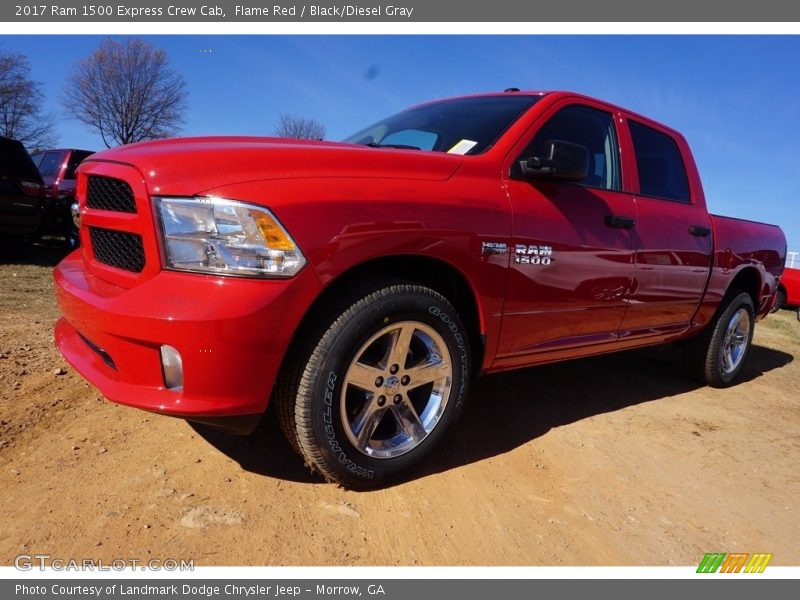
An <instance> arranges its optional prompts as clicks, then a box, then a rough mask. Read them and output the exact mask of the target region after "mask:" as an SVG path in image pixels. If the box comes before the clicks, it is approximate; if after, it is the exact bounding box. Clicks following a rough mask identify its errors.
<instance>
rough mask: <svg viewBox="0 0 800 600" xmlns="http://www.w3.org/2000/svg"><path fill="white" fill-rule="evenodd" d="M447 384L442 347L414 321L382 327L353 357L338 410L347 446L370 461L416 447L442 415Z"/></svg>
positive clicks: (449, 368)
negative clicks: (368, 457) (347, 440)
mask: <svg viewBox="0 0 800 600" xmlns="http://www.w3.org/2000/svg"><path fill="white" fill-rule="evenodd" d="M452 385H453V364H452V361H451V360H450V352H449V350H448V349H447V345H446V344H445V342H444V339H442V336H441V335H439V334H438V333H437V332H436V330H435V329H433V328H432V327H429V326H428V325H425V324H424V323H420V322H417V321H401V322H398V323H393V324H392V325H389V326H387V327H384V328H383V329H381V330H380V331H378V332H377V333H376V334H375V335H373V336H372V337H371V338H370V339H369V340H367V341H366V343H364V345H362V346H361V348H360V349H359V350H358V352H356V354H355V358H354V359H353V362H352V363H351V364H350V367H349V368H348V370H347V374H346V375H345V379H344V385H343V386H342V393H341V400H340V410H341V417H342V423H343V425H344V430H345V433H346V434H347V437H348V439H349V440H350V442H351V443H352V444H353V446H355V447H356V448H358V450H360V451H361V452H362V453H364V454H366V455H367V456H370V457H372V458H395V457H398V456H400V455H402V454H405V453H406V452H409V451H411V450H413V449H414V448H416V447H417V446H418V445H419V444H420V443H421V442H422V441H423V440H424V439H425V438H426V437H428V435H429V434H430V433H431V431H433V429H434V428H435V427H436V425H437V424H438V423H439V420H440V419H441V417H442V414H443V413H444V410H445V407H446V406H447V401H448V399H449V398H450V390H451V388H452Z"/></svg>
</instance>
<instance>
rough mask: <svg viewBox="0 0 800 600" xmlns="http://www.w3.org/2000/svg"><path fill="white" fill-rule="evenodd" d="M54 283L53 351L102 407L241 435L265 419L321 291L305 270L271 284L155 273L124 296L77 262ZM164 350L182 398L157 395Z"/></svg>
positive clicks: (69, 261) (74, 258) (77, 258)
mask: <svg viewBox="0 0 800 600" xmlns="http://www.w3.org/2000/svg"><path fill="white" fill-rule="evenodd" d="M54 277H55V281H56V297H57V299H58V304H59V307H60V309H61V312H62V314H63V315H64V316H63V318H62V319H60V320H59V321H58V323H57V324H56V330H55V340H56V345H57V346H58V348H59V350H60V351H61V353H62V354H63V355H64V357H65V358H66V359H67V361H68V362H69V363H70V364H71V365H72V366H73V367H75V369H76V370H77V371H78V372H79V373H80V374H81V375H82V376H83V377H85V378H86V379H87V380H88V381H89V382H90V383H92V384H93V385H95V386H96V387H97V388H98V389H99V390H100V392H101V393H102V394H103V395H104V396H105V397H106V398H108V399H109V400H112V401H114V402H118V403H120V404H126V405H129V406H134V407H137V408H142V409H145V410H149V411H154V412H158V413H163V414H168V415H172V416H178V417H183V418H187V419H190V420H198V421H201V422H207V423H210V424H212V425H216V426H222V427H223V428H225V427H227V428H228V429H231V430H235V431H237V432H240V433H242V432H246V430H247V429H250V428H252V427H253V426H255V424H256V423H257V417H258V416H260V415H261V414H262V413H263V412H264V410H265V408H266V406H267V403H268V401H269V396H270V394H271V391H272V387H273V384H274V382H275V379H276V377H277V374H278V370H279V368H280V364H281V361H282V360H283V356H284V353H285V351H286V348H287V346H288V344H289V342H290V341H291V339H292V336H293V335H294V332H295V330H296V329H297V326H298V325H299V323H300V320H301V319H302V317H303V315H304V314H305V311H306V309H307V308H308V306H310V304H311V302H313V299H314V298H315V297H316V295H317V294H318V293H319V290H320V287H321V286H320V283H319V280H318V279H317V277H316V274H315V273H314V272H313V270H312V269H310V268H306V269H303V270H302V271H301V272H300V273H299V274H298V275H297V276H296V277H294V278H292V279H275V280H255V279H237V278H230V277H216V276H209V275H197V274H185V273H176V272H172V271H161V272H159V273H158V274H157V275H155V276H154V277H152V278H150V279H148V280H146V281H144V282H142V283H141V284H139V285H136V286H135V287H132V288H125V287H122V286H119V285H115V284H113V283H109V282H108V281H106V280H104V279H101V278H99V277H98V276H96V275H94V274H92V273H91V272H89V271H87V270H86V268H85V263H84V261H83V259H82V258H81V254H80V252H74V253H72V254H71V255H69V256H68V257H67V258H66V259H64V260H63V261H62V262H61V263H60V264H59V265H58V266H57V267H56V269H55V271H54ZM162 345H169V346H172V347H174V348H176V349H177V350H178V351H179V352H180V354H181V357H182V360H183V389H182V390H181V391H173V390H170V389H167V387H166V386H165V383H164V376H163V373H162V368H161V356H160V348H161V346H162ZM109 359H110V360H109ZM247 417H252V418H247ZM226 422H227V423H228V424H229V425H226Z"/></svg>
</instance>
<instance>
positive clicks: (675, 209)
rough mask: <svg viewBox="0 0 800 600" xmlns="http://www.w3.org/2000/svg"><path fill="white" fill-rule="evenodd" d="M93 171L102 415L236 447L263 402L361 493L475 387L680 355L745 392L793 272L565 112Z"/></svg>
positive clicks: (82, 287) (79, 308) (431, 442)
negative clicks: (671, 346)
mask: <svg viewBox="0 0 800 600" xmlns="http://www.w3.org/2000/svg"><path fill="white" fill-rule="evenodd" d="M78 172H79V177H78V183H77V197H78V199H79V203H80V219H81V236H82V244H81V246H82V247H81V249H80V250H79V251H76V252H74V253H72V254H70V255H69V256H68V257H67V258H66V259H64V261H63V262H61V264H59V265H58V267H57V268H56V270H55V280H56V284H57V285H56V291H57V296H58V302H59V305H60V307H61V311H62V313H63V315H64V317H63V318H62V319H60V320H59V321H58V323H57V325H56V330H55V338H56V343H57V345H58V347H59V348H60V350H61V352H62V353H63V355H64V356H65V357H66V358H67V360H68V361H69V362H70V363H71V364H72V365H73V366H74V367H75V368H76V369H77V370H78V371H79V372H80V373H81V374H82V375H83V376H84V377H86V378H87V379H88V380H89V381H90V382H92V383H93V384H94V385H96V386H97V387H98V388H99V389H100V390H101V391H102V393H103V394H104V395H105V396H106V397H107V398H109V399H110V400H113V401H115V402H120V403H123V404H128V405H132V406H136V407H139V408H143V409H146V410H150V411H155V412H159V413H163V414H168V415H174V416H180V417H184V418H186V419H190V420H193V421H200V422H205V423H208V424H211V425H213V426H216V427H221V428H225V429H227V430H230V431H238V432H248V431H251V430H252V429H253V427H254V426H255V425H256V423H257V422H258V419H259V417H260V416H261V415H262V413H263V412H264V410H265V409H266V407H267V404H268V403H269V402H270V401H272V402H274V403H275V405H276V408H277V412H278V415H279V420H280V422H281V425H282V428H283V429H284V431H285V433H286V435H287V437H288V439H289V441H290V443H291V444H292V446H293V447H294V448H295V449H296V450H297V451H298V452H299V453H300V454H301V455H302V456H303V457H304V459H305V461H306V462H307V463H308V464H309V465H311V466H312V467H313V468H314V469H315V470H317V471H318V472H319V473H321V474H322V475H323V476H324V477H325V478H326V479H328V480H330V481H336V482H339V483H341V484H343V485H345V486H348V487H353V488H358V487H369V486H374V485H379V484H381V483H383V482H386V481H387V480H389V479H391V478H393V477H395V476H398V475H399V474H401V473H403V472H405V471H407V470H408V469H409V468H411V467H412V466H413V465H415V464H417V463H419V462H420V461H422V460H424V459H425V458H426V457H427V456H429V454H430V452H431V451H432V450H433V449H434V448H435V447H436V446H437V444H439V443H440V442H441V440H442V438H443V436H444V434H445V432H446V431H447V430H448V428H449V427H450V426H451V425H452V424H453V423H454V421H455V420H456V418H457V417H458V415H459V413H460V412H461V411H462V409H463V406H464V401H465V398H466V396H467V391H468V388H469V382H470V379H471V378H472V377H473V376H475V375H476V374H480V373H492V372H497V371H502V370H506V369H515V368H519V367H527V366H530V365H537V364H542V363H546V362H553V361H560V360H565V359H570V358H575V357H582V356H588V355H593V354H601V353H607V352H615V351H618V350H624V349H627V348H635V347H640V346H648V345H651V344H661V343H665V342H680V343H681V345H682V346H683V354H684V357H685V363H686V367H687V369H688V371H689V373H690V374H691V375H692V376H694V377H695V378H696V379H698V380H699V381H701V382H705V383H707V384H710V385H714V386H727V385H729V384H731V383H732V382H733V381H734V380H735V378H736V376H737V374H738V373H739V372H740V370H741V369H742V365H743V364H744V361H745V359H746V356H747V353H748V349H749V347H750V343H751V339H752V335H753V326H754V323H755V321H757V320H759V319H761V318H762V317H764V316H765V315H766V314H767V313H768V312H769V311H770V309H771V308H772V304H773V302H774V298H775V291H776V287H777V281H778V279H779V277H780V275H781V272H782V270H783V265H784V261H785V255H786V241H785V239H784V236H783V233H782V232H781V230H780V229H779V228H778V227H774V226H771V225H762V224H759V223H753V222H748V221H742V220H738V219H730V218H725V217H718V216H712V215H709V213H708V211H707V210H706V204H705V199H704V196H703V188H702V186H701V184H700V177H699V175H698V172H697V169H696V167H695V163H694V161H693V159H692V155H691V152H690V150H689V147H688V145H687V144H686V141H685V140H684V139H683V137H682V136H681V135H680V134H679V133H677V132H675V131H673V130H671V129H669V128H667V127H664V126H663V125H659V124H658V123H655V122H653V121H651V120H650V119H647V118H645V117H642V116H640V115H636V114H634V113H631V112H629V111H627V110H624V109H622V108H619V107H617V106H612V105H610V104H607V103H604V102H601V101H598V100H594V99H591V98H588V97H584V96H580V95H576V94H572V93H565V92H551V93H534V92H520V91H517V90H516V89H513V90H509V91H507V92H504V93H496V94H484V95H475V96H468V97H460V98H453V99H446V100H440V101H435V102H431V103H427V104H423V105H420V106H415V107H412V108H410V109H408V110H405V111H403V112H401V113H399V114H396V115H394V116H392V117H389V118H387V119H385V120H383V121H380V122H378V123H376V124H374V125H372V126H370V127H367V128H366V129H364V130H363V131H361V132H359V133H357V134H356V135H354V136H352V137H351V138H349V139H348V140H346V141H345V142H343V143H334V142H316V141H313V142H312V141H298V140H285V139H265V138H249V137H205V138H188V139H173V140H163V141H156V142H149V143H141V144H133V145H130V146H123V147H120V148H116V149H112V150H107V151H104V152H101V153H98V154H95V155H93V156H91V157H89V158H88V159H86V161H85V162H84V163H83V164H82V165H81V167H80V169H79V171H78ZM535 385H536V374H535V373H534V372H532V373H531V386H532V389H535ZM270 399H271V400H270Z"/></svg>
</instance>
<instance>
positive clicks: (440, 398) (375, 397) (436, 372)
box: [277, 283, 470, 488]
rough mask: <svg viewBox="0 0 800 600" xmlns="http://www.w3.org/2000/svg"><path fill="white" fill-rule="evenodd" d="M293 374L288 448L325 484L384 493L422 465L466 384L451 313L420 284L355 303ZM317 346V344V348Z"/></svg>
mask: <svg viewBox="0 0 800 600" xmlns="http://www.w3.org/2000/svg"><path fill="white" fill-rule="evenodd" d="M355 296H356V297H355V299H354V300H353V301H352V303H350V304H349V306H347V307H346V308H345V309H344V310H343V311H341V312H340V313H339V314H338V315H337V316H336V317H335V318H333V319H332V321H330V322H329V323H328V324H327V326H325V325H324V324H321V325H322V326H321V327H318V328H317V331H318V332H319V333H318V334H317V336H313V335H312V336H311V338H312V339H311V341H310V343H309V344H308V345H307V350H306V352H300V355H299V356H297V357H296V358H295V359H294V360H293V361H292V362H293V363H294V366H293V368H292V367H291V366H290V368H289V369H287V371H286V372H287V373H294V374H295V375H294V376H295V377H297V381H296V383H295V384H289V385H287V386H286V388H285V389H284V390H283V392H282V393H280V394H279V396H278V398H277V402H278V414H279V416H281V421H282V425H283V429H284V431H285V432H286V433H287V436H288V437H289V440H290V442H291V443H292V445H293V446H295V448H296V449H297V450H299V452H300V453H301V454H302V456H303V457H304V458H305V460H306V462H307V463H308V464H309V465H311V466H312V467H313V468H314V469H315V470H317V471H319V472H320V473H321V474H322V475H323V476H324V477H325V478H326V479H327V480H329V481H335V482H337V483H340V484H342V485H344V486H346V487H351V488H366V487H373V486H376V485H380V484H382V483H384V482H386V481H387V480H390V479H392V478H394V477H397V476H399V475H401V474H402V473H404V472H406V471H408V470H409V469H411V468H412V467H414V466H415V465H417V464H419V463H420V462H421V461H423V460H424V459H425V458H426V457H428V456H429V455H430V453H431V452H432V451H433V450H434V449H435V447H436V446H437V445H438V444H439V443H440V442H441V440H442V438H443V436H444V434H445V433H446V431H447V429H448V428H449V427H450V426H451V425H452V423H453V422H454V421H455V420H456V418H457V417H458V415H459V413H460V412H461V409H462V406H463V404H464V400H465V397H466V392H467V387H468V384H469V376H470V350H469V342H468V339H467V335H466V330H465V328H464V326H463V324H462V322H461V319H460V318H459V316H458V314H457V313H456V311H455V309H454V307H453V306H452V305H451V304H450V302H448V301H447V299H445V298H444V297H443V296H441V295H440V294H438V293H437V292H435V291H433V290H431V289H429V288H426V287H422V286H418V285H413V284H406V283H396V284H389V285H386V284H384V285H383V286H377V289H376V288H375V287H373V288H372V289H371V290H370V289H367V290H365V291H364V292H362V293H361V294H355ZM314 338H316V339H314Z"/></svg>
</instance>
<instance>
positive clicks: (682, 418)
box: [0, 246, 800, 565]
mask: <svg viewBox="0 0 800 600" xmlns="http://www.w3.org/2000/svg"><path fill="white" fill-rule="evenodd" d="M58 252H59V251H58V250H56V249H54V248H47V247H43V246H37V247H34V248H33V249H32V250H30V251H20V250H17V251H16V252H11V253H10V254H9V252H8V251H6V253H5V254H4V255H2V256H0V281H1V282H2V285H0V488H1V489H2V503H1V504H0V524H1V525H0V563H1V564H11V563H12V562H13V559H14V557H15V556H16V555H17V554H21V553H25V554H32V553H37V552H44V553H49V554H51V555H52V556H55V557H62V558H85V557H92V558H96V559H102V560H106V561H110V560H112V559H114V558H118V557H133V558H139V559H148V558H162V559H163V558H178V559H181V558H182V559H193V560H194V561H195V564H197V565H249V564H258V565H353V564H357V565H617V564H620V565H689V564H697V563H698V562H699V560H700V558H701V557H702V556H703V554H704V553H705V552H708V551H721V552H735V551H740V552H772V553H773V554H774V559H773V563H772V564H782V565H790V564H793V565H797V564H800V462H798V457H799V456H800V393H798V388H800V361H798V360H794V357H796V356H798V355H799V354H800V337H799V336H800V323H798V322H797V321H796V319H795V316H794V314H793V313H791V312H789V311H782V313H781V314H778V315H773V316H771V317H770V318H768V319H767V320H765V321H763V322H761V323H760V324H759V325H758V326H757V328H756V337H755V346H754V347H753V350H752V354H751V356H750V360H749V364H748V366H747V370H746V372H745V373H744V377H743V381H742V382H741V383H740V384H739V385H737V386H736V387H733V388H731V389H728V390H715V389H710V388H705V387H698V386H697V385H695V384H693V383H691V382H689V381H687V379H685V378H684V376H683V374H682V372H681V369H680V364H679V361H678V355H677V353H676V352H675V351H674V350H673V349H672V348H671V347H664V348H653V349H647V350H644V351H634V352H627V353H624V354H617V355H613V356H605V357H600V358H595V359H587V360H581V361H578V362H572V363H564V364H560V365H553V366H547V367H540V368H535V369H529V370H525V371H519V372H515V373H509V374H504V375H499V376H491V377H486V378H483V379H481V380H480V381H479V382H477V384H476V385H475V386H474V388H473V393H472V395H471V397H470V404H469V406H468V408H467V410H466V414H465V418H464V419H463V420H462V421H461V422H460V423H459V425H458V428H457V430H456V431H455V432H454V434H453V435H452V436H451V437H450V438H449V440H448V443H447V445H446V447H445V448H443V449H442V450H441V451H440V452H439V453H438V454H437V455H436V456H435V458H434V459H433V460H431V462H430V464H428V465H427V466H426V467H425V469H424V470H422V471H420V472H417V473H416V474H415V476H414V478H413V479H411V480H409V481H407V482H405V483H403V484H400V485H397V486H394V487H391V488H388V489H383V490H379V491H373V492H365V493H357V492H348V491H345V490H342V489H340V488H337V487H336V486H334V485H329V484H325V483H321V482H320V481H319V480H318V479H316V478H315V477H312V476H311V475H310V474H309V473H308V472H307V471H306V470H305V469H304V467H303V465H302V463H301V461H300V460H299V459H298V458H297V457H296V456H295V455H294V454H293V453H292V451H291V450H290V449H289V447H288V446H287V444H286V443H285V442H284V440H283V439H282V437H281V435H280V433H279V431H278V428H277V425H276V423H275V419H274V417H273V416H272V415H271V414H268V415H267V417H266V419H265V422H264V424H263V427H262V428H261V429H260V430H259V431H258V432H257V433H256V434H254V435H253V436H251V437H248V438H236V437H227V436H224V435H221V434H217V433H213V432H210V431H208V430H206V429H202V428H200V427H193V426H191V425H189V424H187V423H185V422H183V421H180V420H177V419H171V418H167V417H160V416H156V415H151V414H147V413H144V412H141V411H138V410H135V409H130V408H125V407H121V406H117V405H114V404H111V403H109V402H106V401H104V400H103V399H102V398H101V397H100V396H99V394H98V392H97V391H96V390H95V389H94V388H92V387H91V386H89V385H88V384H87V383H85V382H84V381H83V380H82V379H81V378H80V377H79V376H77V375H76V374H75V373H74V372H73V371H72V369H71V368H70V367H68V366H67V364H66V363H65V362H64V361H63V359H61V358H60V356H59V355H58V353H57V352H56V350H55V348H54V347H53V344H52V341H51V339H52V333H51V332H52V328H53V324H54V322H55V320H56V318H57V314H58V311H57V308H56V305H55V303H54V300H53V292H52V283H51V277H50V271H51V268H52V265H53V264H54V263H55V261H56V260H57V259H58V258H59V254H58Z"/></svg>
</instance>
